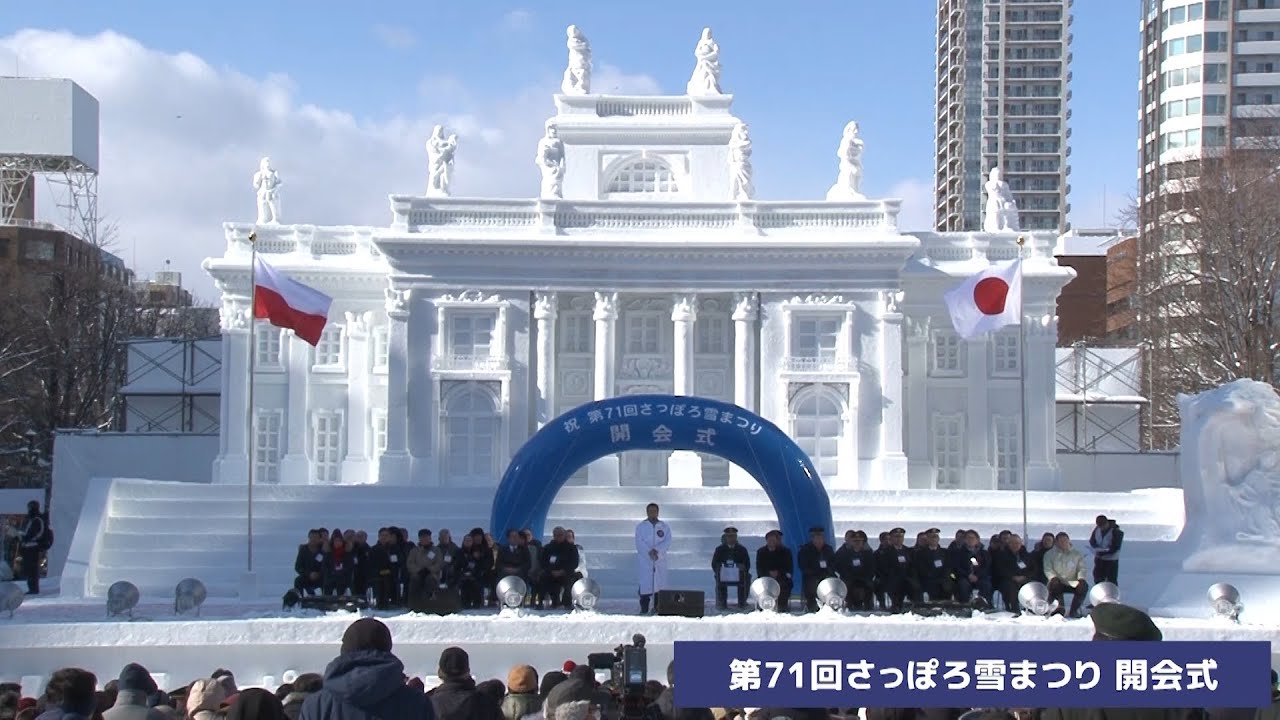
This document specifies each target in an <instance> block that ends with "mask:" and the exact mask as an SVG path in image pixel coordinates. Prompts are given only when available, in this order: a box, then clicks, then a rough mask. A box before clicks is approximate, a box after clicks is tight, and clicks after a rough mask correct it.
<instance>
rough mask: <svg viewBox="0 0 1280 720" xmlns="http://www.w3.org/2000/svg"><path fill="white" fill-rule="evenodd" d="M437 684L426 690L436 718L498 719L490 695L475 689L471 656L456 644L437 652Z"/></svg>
mask: <svg viewBox="0 0 1280 720" xmlns="http://www.w3.org/2000/svg"><path fill="white" fill-rule="evenodd" d="M436 674H437V675H439V676H440V684H439V685H437V686H436V687H434V688H432V690H431V692H429V693H427V697H429V698H430V699H431V705H432V707H433V708H435V711H436V718H437V719H438V720H501V718H502V709H501V708H500V707H499V706H498V703H497V702H496V701H495V700H494V699H493V697H492V696H491V695H488V694H486V693H482V692H480V691H478V690H476V681H475V680H474V679H472V677H471V656H469V655H467V651H466V650H463V649H462V648H460V647H449V648H445V649H444V652H442V653H440V666H439V668H438V669H437V671H436Z"/></svg>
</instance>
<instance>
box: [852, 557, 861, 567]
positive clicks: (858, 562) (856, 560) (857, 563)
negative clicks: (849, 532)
mask: <svg viewBox="0 0 1280 720" xmlns="http://www.w3.org/2000/svg"><path fill="white" fill-rule="evenodd" d="M853 566H854V567H862V558H854V559H853Z"/></svg>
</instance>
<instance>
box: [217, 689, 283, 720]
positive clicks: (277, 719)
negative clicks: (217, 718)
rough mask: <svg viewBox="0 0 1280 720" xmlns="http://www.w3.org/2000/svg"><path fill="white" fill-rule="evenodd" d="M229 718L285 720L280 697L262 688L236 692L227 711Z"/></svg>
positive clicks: (228, 719) (234, 719)
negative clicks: (234, 698)
mask: <svg viewBox="0 0 1280 720" xmlns="http://www.w3.org/2000/svg"><path fill="white" fill-rule="evenodd" d="M227 720H285V715H284V706H283V705H282V704H281V703H280V698H278V697H276V696H275V694H273V693H271V692H270V691H268V690H263V689H262V688H249V689H248V690H245V691H244V692H241V693H237V694H236V701H235V702H234V703H232V705H231V709H230V710H229V711H228V712H227Z"/></svg>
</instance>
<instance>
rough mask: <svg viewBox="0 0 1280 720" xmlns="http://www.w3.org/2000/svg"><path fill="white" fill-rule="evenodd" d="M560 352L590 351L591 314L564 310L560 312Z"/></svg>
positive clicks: (580, 352)
mask: <svg viewBox="0 0 1280 720" xmlns="http://www.w3.org/2000/svg"><path fill="white" fill-rule="evenodd" d="M560 352H563V353H578V354H587V353H590V352H591V314H590V313H585V312H565V313H561V314H560Z"/></svg>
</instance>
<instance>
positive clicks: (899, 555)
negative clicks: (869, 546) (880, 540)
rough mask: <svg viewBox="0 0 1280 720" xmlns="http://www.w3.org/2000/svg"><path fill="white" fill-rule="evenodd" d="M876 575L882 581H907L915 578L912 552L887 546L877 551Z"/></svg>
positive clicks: (904, 548) (903, 548)
mask: <svg viewBox="0 0 1280 720" xmlns="http://www.w3.org/2000/svg"><path fill="white" fill-rule="evenodd" d="M877 553H878V557H877V559H876V560H877V562H876V575H877V576H879V578H880V579H881V580H890V579H907V578H911V577H914V576H915V570H914V569H913V568H912V567H911V551H910V550H909V549H907V548H906V547H900V548H896V547H894V546H892V545H885V546H884V547H883V548H881V549H880V550H878V551H877Z"/></svg>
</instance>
